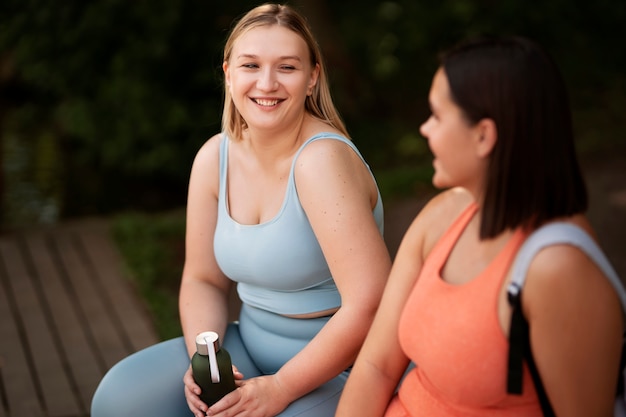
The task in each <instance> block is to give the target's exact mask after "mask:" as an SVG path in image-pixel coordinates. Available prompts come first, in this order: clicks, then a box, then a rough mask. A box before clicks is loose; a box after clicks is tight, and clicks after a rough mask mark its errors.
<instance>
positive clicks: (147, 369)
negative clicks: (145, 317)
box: [91, 323, 260, 417]
mask: <svg viewBox="0 0 626 417" xmlns="http://www.w3.org/2000/svg"><path fill="white" fill-rule="evenodd" d="M224 347H225V348H226V349H227V350H228V351H229V353H230V354H231V358H232V361H233V364H234V365H235V366H237V367H238V368H239V370H240V371H241V372H242V373H243V374H244V376H245V377H247V378H251V377H254V376H258V375H259V374H260V373H259V371H258V370H257V369H256V367H255V366H254V364H253V362H252V360H251V359H250V358H249V356H248V353H247V351H246V349H245V347H243V343H242V342H241V337H240V336H239V329H238V325H237V324H236V323H231V324H230V325H229V326H228V329H227V331H226V335H225V337H224ZM189 363H190V361H189V355H188V353H187V348H186V346H185V342H184V340H183V338H182V337H179V338H176V339H172V340H168V341H165V342H161V343H158V344H156V345H154V346H150V347H148V348H146V349H143V350H140V351H139V352H136V353H134V354H132V355H130V356H128V357H127V358H125V359H123V360H121V361H120V362H118V363H117V364H116V365H115V366H113V367H112V368H111V369H110V370H109V371H108V372H107V374H106V375H105V376H104V378H103V379H102V381H101V382H100V385H99V386H98V389H97V390H96V393H95V394H94V397H93V400H92V402H91V417H126V416H128V417H130V416H132V417H141V416H150V417H161V416H162V417H179V416H184V417H189V416H191V412H190V411H189V407H188V406H187V400H186V399H185V393H184V384H183V376H184V374H185V372H186V371H187V369H189Z"/></svg>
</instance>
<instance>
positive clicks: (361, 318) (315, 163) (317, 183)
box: [211, 140, 391, 416]
mask: <svg viewBox="0 0 626 417" xmlns="http://www.w3.org/2000/svg"><path fill="white" fill-rule="evenodd" d="M295 180H296V186H297V190H298V197H299V199H300V202H301V204H302V207H303V208H304V210H305V212H306V215H307V218H308V219H309V222H310V224H311V226H312V229H313V231H314V233H315V236H316V238H317V239H318V242H319V244H320V247H321V248H322V251H323V253H324V256H325V259H326V262H327V263H328V265H329V267H330V272H331V274H332V276H333V278H334V281H335V283H336V285H337V288H338V290H339V292H340V294H341V300H342V305H341V307H340V308H339V310H338V311H337V312H336V313H335V314H334V315H333V317H332V318H331V319H330V320H329V321H328V322H327V324H326V325H325V326H324V327H323V329H322V330H321V331H320V332H319V333H318V334H317V335H316V336H315V337H314V338H313V340H311V341H310V342H309V343H308V344H307V346H305V348H304V349H302V350H301V351H300V352H299V353H298V354H297V355H295V356H294V357H293V358H292V359H291V360H289V361H288V362H287V363H286V364H285V365H283V366H282V367H281V369H280V370H279V371H278V372H277V373H276V374H274V375H270V376H262V377H257V378H252V379H250V380H244V381H243V382H242V386H241V387H240V389H238V390H236V392H235V393H231V394H229V395H227V396H226V397H224V398H223V399H222V400H221V401H220V402H219V403H217V404H215V405H214V406H213V407H211V412H212V413H215V415H222V414H220V413H221V412H222V411H228V413H230V415H232V414H237V415H242V416H244V415H254V416H274V415H276V414H277V413H279V412H280V411H282V410H283V409H284V408H286V407H287V406H288V405H289V403H291V402H293V401H294V400H296V399H298V398H300V397H302V396H304V395H305V394H307V393H309V392H311V391H312V390H314V389H316V388H318V387H319V386H321V385H322V384H324V383H326V382H327V381H329V380H331V379H332V378H334V377H336V376H337V375H339V374H340V373H341V372H342V371H344V370H346V369H347V368H348V367H349V366H350V365H352V363H353V362H354V359H355V358H356V355H357V353H358V351H359V348H360V346H361V344H362V342H363V339H364V338H365V334H366V333H367V331H368V329H369V326H370V324H371V320H372V318H373V316H374V314H375V311H376V308H377V306H378V303H379V301H380V297H381V294H382V290H383V287H384V285H385V281H386V279H387V276H388V273H389V269H390V266H391V260H390V257H389V252H388V251H387V248H386V246H385V242H384V240H383V237H382V236H381V234H380V232H379V230H378V227H377V225H376V222H375V220H374V217H373V214H372V208H373V207H374V204H375V203H376V199H377V193H376V187H375V184H374V181H373V179H372V176H371V174H370V173H369V171H368V170H367V167H366V166H365V165H364V164H363V162H362V161H361V159H360V158H359V157H358V156H357V155H356V154H355V153H354V152H353V151H352V149H350V148H349V147H348V146H346V145H345V144H344V143H341V142H339V141H336V140H320V141H316V142H313V143H311V144H309V145H307V147H306V148H305V149H304V150H303V152H301V153H300V155H299V157H298V159H297V162H296V167H295ZM303 320H304V319H303ZM224 415H225V414H224Z"/></svg>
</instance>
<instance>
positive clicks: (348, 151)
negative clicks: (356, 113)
mask: <svg viewBox="0 0 626 417" xmlns="http://www.w3.org/2000/svg"><path fill="white" fill-rule="evenodd" d="M330 132H332V131H330ZM332 133H336V134H338V132H332ZM348 140H350V139H348ZM354 158H356V159H357V160H359V161H360V158H359V157H358V155H356V154H355V152H354V150H353V149H352V148H351V147H350V146H349V145H347V144H346V143H344V142H343V141H341V140H337V139H336V138H334V137H328V138H324V137H320V138H319V139H317V140H314V141H313V142H310V143H308V144H307V145H306V146H305V147H304V148H303V149H302V151H301V152H300V155H299V156H298V160H297V166H300V167H305V168H307V167H309V168H310V167H315V168H316V169H318V168H319V166H320V165H318V164H321V163H324V164H328V163H330V164H341V163H342V162H346V161H349V160H351V159H354Z"/></svg>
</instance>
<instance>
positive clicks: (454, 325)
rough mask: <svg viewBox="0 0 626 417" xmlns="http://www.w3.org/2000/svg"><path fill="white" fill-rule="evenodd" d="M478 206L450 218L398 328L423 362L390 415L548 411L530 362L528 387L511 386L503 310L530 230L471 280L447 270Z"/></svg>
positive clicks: (530, 415)
mask: <svg viewBox="0 0 626 417" xmlns="http://www.w3.org/2000/svg"><path fill="white" fill-rule="evenodd" d="M476 212H477V206H476V204H471V205H470V206H469V207H468V208H467V209H465V210H464V212H463V213H462V214H461V215H460V216H459V218H457V219H456V220H455V222H454V223H453V224H452V226H450V228H449V229H448V230H447V231H446V233H445V234H444V235H443V236H442V237H441V239H440V240H439V241H438V242H437V244H436V245H435V247H434V248H433V250H432V252H431V253H430V255H429V256H428V258H427V259H426V261H425V262H424V266H423V268H422V271H421V272H420V275H419V279H418V280H417V282H416V284H415V286H414V287H413V289H412V290H411V294H410V296H409V298H408V300H407V303H406V305H405V307H404V310H403V312H402V315H401V318H400V322H399V326H398V336H399V340H400V345H401V346H402V349H403V351H404V352H405V353H406V355H407V356H408V357H409V358H410V359H411V360H412V361H413V362H414V363H415V364H416V367H415V368H414V369H413V370H411V371H410V372H409V373H408V374H407V375H406V377H405V379H404V380H403V382H402V385H401V387H400V389H399V392H398V394H397V395H396V396H394V397H393V399H392V401H391V403H390V405H389V407H388V409H387V412H386V414H385V417H400V416H411V417H421V416H427V417H440V416H446V417H451V416H480V417H489V416H498V417H504V416H507V417H518V416H520V417H521V416H524V417H534V416H537V417H539V416H542V413H541V408H540V406H539V402H538V399H537V394H536V391H535V389H534V386H533V382H532V378H531V376H530V373H529V371H528V368H525V369H524V382H523V383H524V385H523V386H524V393H523V395H511V394H507V392H506V377H507V360H508V348H509V343H508V339H507V337H506V335H505V334H504V332H503V331H502V328H501V326H500V323H499V321H498V314H497V311H498V297H499V292H500V289H501V287H502V285H503V283H504V282H503V281H504V278H505V276H506V274H507V272H508V270H509V267H510V265H511V264H512V261H513V259H514V258H515V254H516V253H517V251H518V249H519V248H520V246H521V244H522V242H523V241H524V239H525V237H526V236H525V234H524V233H523V232H522V231H521V230H517V231H516V232H515V233H514V234H513V236H512V237H511V239H510V240H509V241H508V242H507V243H506V245H505V247H504V248H503V250H502V251H501V252H500V253H499V254H498V256H497V257H496V258H495V259H494V260H493V261H492V262H491V264H489V266H488V267H487V268H485V270H484V271H482V273H480V274H479V275H478V276H476V277H475V278H473V279H472V280H470V281H468V282H466V283H464V284H461V285H453V284H449V283H447V282H445V281H444V280H443V278H442V277H441V275H440V272H441V270H442V269H443V266H444V264H445V262H446V260H447V259H448V256H449V254H450V252H451V251H452V248H453V247H454V245H455V244H456V242H457V240H458V238H459V236H460V235H461V233H462V232H463V230H464V229H465V227H466V226H467V224H468V223H469V221H470V220H471V219H472V217H473V216H474V215H475V214H476Z"/></svg>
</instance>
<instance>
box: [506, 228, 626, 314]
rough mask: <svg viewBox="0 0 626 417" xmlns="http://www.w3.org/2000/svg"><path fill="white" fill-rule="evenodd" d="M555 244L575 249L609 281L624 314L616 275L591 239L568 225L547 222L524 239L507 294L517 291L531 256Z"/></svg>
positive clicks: (625, 298)
mask: <svg viewBox="0 0 626 417" xmlns="http://www.w3.org/2000/svg"><path fill="white" fill-rule="evenodd" d="M559 244H567V245H571V246H575V247H577V248H579V249H580V250H582V251H583V252H585V253H586V254H587V256H589V258H590V259H591V260H592V261H594V262H595V263H596V265H597V266H598V267H599V268H600V269H601V270H602V272H603V273H604V275H606V277H607V278H608V279H609V281H610V282H611V284H612V285H613V287H614V288H615V292H616V293H617V295H618V297H619V299H620V302H621V303H622V309H623V310H624V311H626V290H624V286H623V285H622V282H621V280H620V279H619V277H618V275H617V272H615V270H614V269H613V266H611V263H610V262H609V260H608V259H607V258H606V256H605V255H604V253H603V252H602V250H601V249H600V248H599V247H598V245H597V244H596V242H594V240H593V239H592V238H591V236H589V235H588V234H587V232H585V231H584V230H583V229H581V228H580V227H578V226H576V225H574V224H572V223H565V222H555V223H549V224H547V225H545V226H543V227H540V228H539V229H537V230H536V231H535V232H534V233H532V234H531V235H530V237H528V239H526V241H525V242H524V244H523V245H522V247H521V248H520V250H519V252H518V253H517V256H516V258H515V263H514V264H513V276H512V277H511V283H510V284H509V287H508V292H509V294H517V293H518V292H519V291H521V289H522V287H523V286H524V281H525V279H526V273H527V272H528V268H529V266H530V263H531V261H532V260H533V258H534V257H535V255H537V253H538V252H539V251H541V250H542V249H543V248H545V247H547V246H551V245H559Z"/></svg>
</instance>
